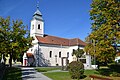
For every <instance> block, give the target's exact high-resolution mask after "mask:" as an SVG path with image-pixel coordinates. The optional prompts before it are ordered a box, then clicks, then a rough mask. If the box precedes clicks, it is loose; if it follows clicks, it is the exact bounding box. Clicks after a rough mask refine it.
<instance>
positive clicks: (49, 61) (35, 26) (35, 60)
mask: <svg viewBox="0 0 120 80" xmlns="http://www.w3.org/2000/svg"><path fill="white" fill-rule="evenodd" d="M30 36H31V37H33V38H34V40H33V41H32V44H33V46H32V47H31V48H29V50H28V51H27V53H24V56H23V66H62V65H63V66H64V65H66V64H68V63H70V62H72V61H74V60H75V59H76V57H75V56H73V55H72V52H73V50H76V49H78V48H79V49H84V47H85V45H86V43H85V42H83V41H82V40H80V39H79V38H73V39H66V38H61V37H57V36H51V35H46V34H45V33H44V20H43V18H42V14H41V12H40V11H39V7H37V10H36V12H35V13H34V14H33V18H32V20H31V27H30ZM83 56H84V57H83V59H85V60H86V61H85V64H86V65H87V66H90V64H91V58H90V56H88V55H86V54H84V55H83Z"/></svg>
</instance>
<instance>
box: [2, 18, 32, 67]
mask: <svg viewBox="0 0 120 80" xmlns="http://www.w3.org/2000/svg"><path fill="white" fill-rule="evenodd" d="M31 41H32V38H30V37H29V30H28V28H27V26H24V25H23V22H22V21H21V20H20V21H18V20H16V21H14V20H13V21H12V23H10V18H9V17H8V18H6V19H4V18H2V17H0V46H1V48H0V53H2V54H4V55H5V54H6V55H8V54H9V55H10V60H9V63H10V66H12V59H14V60H15V59H17V58H18V56H19V55H20V54H23V53H24V52H26V51H27V50H28V48H29V47H30V46H31Z"/></svg>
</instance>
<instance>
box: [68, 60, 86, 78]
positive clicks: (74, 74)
mask: <svg viewBox="0 0 120 80" xmlns="http://www.w3.org/2000/svg"><path fill="white" fill-rule="evenodd" d="M68 69H69V73H70V75H71V78H72V79H78V80H79V79H80V78H81V77H83V74H84V65H83V63H82V62H80V61H73V62H71V63H70V64H69V66H68Z"/></svg>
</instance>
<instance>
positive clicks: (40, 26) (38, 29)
mask: <svg viewBox="0 0 120 80" xmlns="http://www.w3.org/2000/svg"><path fill="white" fill-rule="evenodd" d="M43 35H44V21H43V18H42V14H41V12H40V11H39V6H38V5H37V10H36V12H35V13H34V14H33V18H32V20H31V28H30V36H31V37H34V36H41V37H43Z"/></svg>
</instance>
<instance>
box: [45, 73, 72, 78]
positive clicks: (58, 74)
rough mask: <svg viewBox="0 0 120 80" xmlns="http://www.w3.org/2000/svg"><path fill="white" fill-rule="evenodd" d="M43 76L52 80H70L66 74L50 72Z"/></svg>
mask: <svg viewBox="0 0 120 80" xmlns="http://www.w3.org/2000/svg"><path fill="white" fill-rule="evenodd" d="M44 75H46V76H48V77H49V78H51V79H53V80H72V79H71V78H70V75H69V73H68V72H52V73H44Z"/></svg>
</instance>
